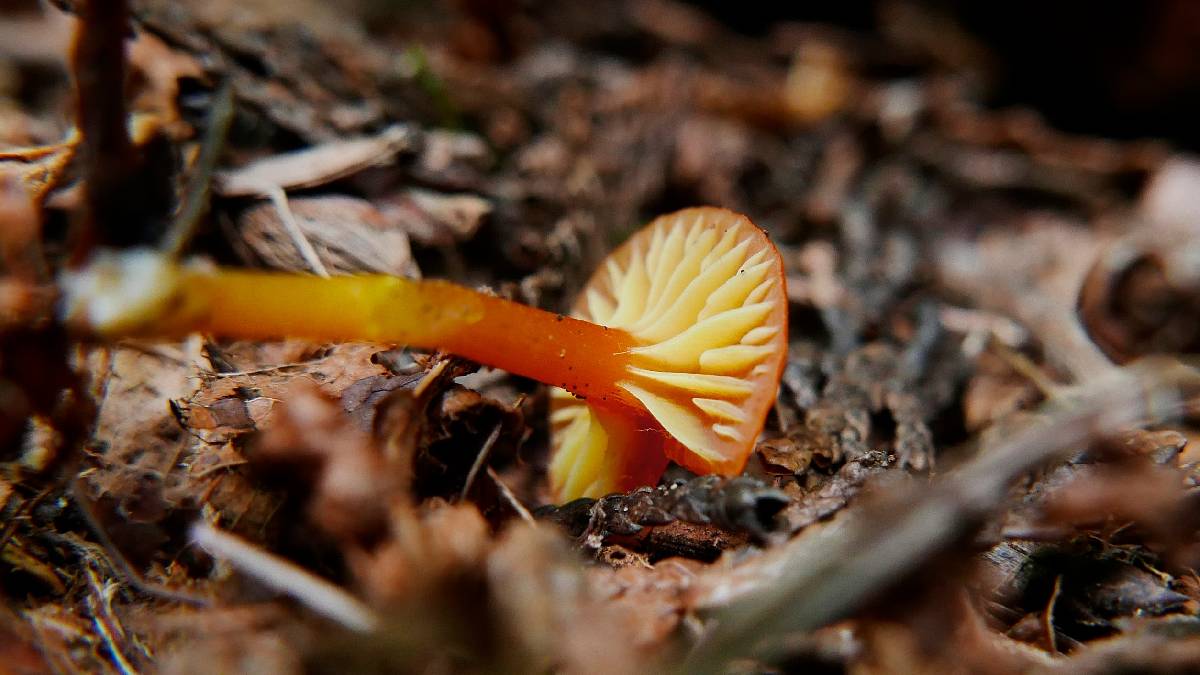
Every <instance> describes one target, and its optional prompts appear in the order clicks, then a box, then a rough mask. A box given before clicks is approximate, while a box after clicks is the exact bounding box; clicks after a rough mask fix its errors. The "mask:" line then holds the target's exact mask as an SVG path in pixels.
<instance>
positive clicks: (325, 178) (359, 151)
mask: <svg viewBox="0 0 1200 675" xmlns="http://www.w3.org/2000/svg"><path fill="white" fill-rule="evenodd" d="M414 134H415V132H414V131H413V129H411V128H409V127H407V126H402V125H397V126H392V127H388V128H387V129H385V130H383V131H382V132H380V133H379V134H378V135H376V136H362V137H358V138H347V139H345V140H339V141H332V142H329V143H324V144H322V145H317V146H313V147H310V148H305V149H303V150H297V151H295V152H289V153H284V154H281V155H275V156H272V157H266V158H263V159H260V160H257V161H254V162H251V163H250V164H247V165H245V166H243V167H240V168H237V169H233V170H229V171H224V172H221V173H220V174H219V175H218V176H217V182H216V187H217V192H218V193H220V194H221V195H223V196H225V197H260V196H265V195H266V194H267V193H268V192H269V191H271V190H292V189H296V188H309V187H316V186H318V185H326V184H328V183H332V182H333V181H335V180H338V179H340V178H345V177H346V176H351V175H354V174H356V173H358V172H360V171H363V170H364V169H368V168H371V167H373V166H382V165H386V164H389V163H391V162H392V161H393V160H394V159H395V158H396V155H397V154H399V153H401V152H404V151H406V150H408V149H409V148H411V147H412V146H413V144H414V143H415V142H416V141H415V138H414Z"/></svg>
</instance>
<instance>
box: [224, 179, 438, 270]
mask: <svg viewBox="0 0 1200 675" xmlns="http://www.w3.org/2000/svg"><path fill="white" fill-rule="evenodd" d="M288 204H289V207H290V209H291V212H292V215H294V216H295V220H296V224H297V225H298V226H299V228H300V231H301V233H302V234H303V235H304V236H305V237H307V238H308V240H309V241H310V242H311V243H312V246H313V248H314V249H315V250H316V252H317V255H318V256H319V257H320V259H321V261H322V262H323V263H324V265H325V267H326V269H328V270H329V271H330V272H333V273H343V274H353V273H362V272H376V273H379V274H391V275H395V276H403V277H410V278H419V277H420V276H421V271H420V269H419V268H418V267H417V263H416V261H415V260H413V257H412V252H411V251H410V249H409V243H408V234H409V231H408V228H407V227H405V226H398V225H397V224H395V223H394V220H393V218H392V217H391V214H390V212H389V213H388V214H386V215H385V213H383V212H381V211H380V210H378V209H376V208H375V207H374V206H372V205H371V203H370V202H367V201H365V200H362V199H357V198H354V197H346V196H341V195H323V196H317V197H298V198H295V199H291V200H289V202H288ZM236 234H237V236H238V237H239V239H240V241H241V243H242V244H243V245H244V247H243V248H242V249H241V250H244V251H245V252H246V254H247V255H246V256H245V257H248V258H250V260H249V262H258V263H261V264H264V265H266V266H267V267H272V268H275V269H282V270H288V271H293V272H295V271H308V264H307V262H306V261H305V259H304V256H303V255H302V254H301V253H300V252H299V251H298V250H297V249H296V244H295V242H294V239H293V237H292V235H291V234H290V232H289V230H288V228H287V226H286V225H285V224H284V223H283V220H282V218H281V216H280V213H279V210H278V209H277V208H276V207H275V205H273V204H269V203H263V204H256V205H254V206H251V207H250V208H248V209H246V211H244V212H243V213H242V215H241V216H240V217H239V219H238V226H237V231H236Z"/></svg>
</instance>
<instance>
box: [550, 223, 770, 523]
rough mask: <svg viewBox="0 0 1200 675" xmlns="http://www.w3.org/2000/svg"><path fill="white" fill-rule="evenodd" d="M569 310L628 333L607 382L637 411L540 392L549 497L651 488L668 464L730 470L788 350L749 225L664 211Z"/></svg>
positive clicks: (746, 447)
mask: <svg viewBox="0 0 1200 675" xmlns="http://www.w3.org/2000/svg"><path fill="white" fill-rule="evenodd" d="M575 315H576V316H578V317H579V318H581V319H585V320H587V321H590V322H593V323H597V324H600V325H604V326H608V327H610V328H612V329H615V330H620V331H623V332H625V333H627V334H628V335H629V336H630V337H631V338H632V342H633V346H632V347H631V348H630V349H629V351H628V352H627V354H622V355H618V356H623V357H626V361H625V363H624V364H623V367H622V371H623V372H621V373H620V375H619V376H618V377H617V378H616V386H617V387H618V388H619V389H621V390H622V391H623V392H625V393H626V394H628V395H630V396H632V397H633V398H634V399H636V402H637V405H635V406H633V407H632V408H630V407H629V406H628V405H627V403H626V400H625V399H622V400H621V401H620V402H619V404H618V405H612V404H610V402H609V401H608V400H607V399H605V398H603V397H602V398H601V399H599V400H597V399H596V397H589V398H587V399H586V400H581V399H579V398H576V397H575V396H572V395H571V393H569V392H567V391H565V390H563V389H559V388H556V389H554V390H553V391H552V394H551V395H552V397H553V398H552V401H553V403H552V412H551V418H550V419H551V424H552V426H553V430H554V436H553V445H554V454H553V457H552V460H551V464H550V478H551V485H552V488H553V490H554V493H555V496H556V497H557V498H558V499H561V500H566V499H573V498H576V497H599V496H602V495H604V494H608V493H610V492H614V491H618V490H628V489H630V488H633V487H636V486H638V485H645V484H651V483H654V482H655V481H656V480H657V479H658V476H659V475H660V474H661V473H662V471H663V469H664V468H665V467H666V464H667V460H674V461H675V462H677V463H678V464H681V465H683V466H685V467H687V468H688V469H690V470H692V471H694V472H696V473H701V474H707V473H720V474H725V475H735V474H737V473H740V472H741V470H742V468H743V467H744V466H745V463H746V459H747V457H749V455H750V452H751V450H752V449H753V448H754V442H755V440H756V439H757V437H758V434H759V431H760V430H761V429H762V425H763V420H764V419H765V417H766V415H767V411H768V410H769V409H770V408H771V405H772V404H773V403H774V401H775V391H776V387H777V386H778V383H779V377H780V373H781V371H782V368H783V365H784V357H785V354H786V351H787V301H786V295H785V288H784V275H783V263H782V261H781V260H780V258H779V253H778V251H776V250H775V247H774V246H773V245H772V244H771V242H770V241H769V240H768V239H767V237H766V236H765V235H764V234H763V233H762V232H761V231H760V230H759V229H758V228H756V227H755V226H754V225H753V224H751V222H750V221H749V220H748V219H747V218H746V217H744V216H740V215H738V214H736V213H733V212H731V211H726V210H723V209H715V208H696V209H686V210H683V211H679V212H677V213H673V214H670V215H666V216H662V217H660V218H658V219H656V220H655V221H654V222H652V223H650V225H648V226H647V227H646V228H644V229H643V230H641V231H640V232H638V233H637V234H635V235H634V236H633V237H632V238H631V239H630V240H629V241H628V242H626V243H625V244H624V245H623V246H622V247H621V248H619V249H618V250H617V251H616V252H614V253H613V254H612V255H611V256H609V258H608V259H607V261H606V262H605V263H604V265H602V266H601V268H600V269H599V270H598V271H597V272H596V273H595V274H594V275H593V276H592V279H591V281H590V282H589V283H588V285H587V287H586V288H585V290H584V292H583V294H582V296H581V297H580V299H579V302H578V303H577V305H576V307H575ZM597 358H599V356H597ZM576 393H578V392H576Z"/></svg>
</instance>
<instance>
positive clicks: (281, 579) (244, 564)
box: [191, 521, 379, 632]
mask: <svg viewBox="0 0 1200 675" xmlns="http://www.w3.org/2000/svg"><path fill="white" fill-rule="evenodd" d="M191 540H192V541H193V542H194V543H196V544H197V545H199V546H200V547H201V548H203V549H204V550H206V551H208V552H209V553H211V554H212V555H213V556H215V557H217V558H221V559H223V560H226V561H228V562H229V563H231V564H232V565H233V566H234V567H236V568H237V569H239V570H241V571H242V572H243V573H245V574H248V575H250V576H252V577H254V578H255V579H258V580H259V581H261V582H263V583H264V584H266V585H268V586H270V587H271V588H274V589H275V590H277V591H280V592H281V593H286V594H287V595H290V596H292V597H293V598H295V599H297V600H299V601H300V602H302V603H303V604H304V605H306V606H307V607H309V608H310V609H312V610H313V611H314V612H317V613H318V614H321V615H322V616H325V617H328V618H330V619H333V620H334V621H336V622H338V623H340V624H342V625H343V626H346V627H347V628H350V629H352V630H356V631H360V632H369V631H372V630H374V629H375V627H376V626H377V625H378V624H379V619H378V617H377V616H376V615H375V613H374V612H373V611H372V610H371V608H370V607H367V606H366V605H364V604H363V603H362V602H361V601H359V600H358V599H357V598H355V597H354V596H352V595H350V594H349V593H347V592H345V591H343V590H342V589H341V588H338V587H337V586H335V585H333V584H331V583H329V582H328V581H325V580H324V579H322V578H320V577H318V576H316V575H314V574H312V573H311V572H309V571H307V570H304V569H301V568H300V567H297V566H296V565H294V564H292V563H290V562H288V561H286V560H284V559H282V558H279V557H277V556H273V555H271V554H270V553H267V552H266V551H263V550H262V549H259V548H256V547H254V546H252V545H251V544H249V543H247V542H245V541H243V540H242V539H240V538H238V537H235V536H233V535H231V534H228V533H226V532H222V531H221V530H218V529H217V528H215V527H213V526H212V525H210V524H208V523H206V522H203V521H199V522H197V523H196V524H194V525H192V529H191Z"/></svg>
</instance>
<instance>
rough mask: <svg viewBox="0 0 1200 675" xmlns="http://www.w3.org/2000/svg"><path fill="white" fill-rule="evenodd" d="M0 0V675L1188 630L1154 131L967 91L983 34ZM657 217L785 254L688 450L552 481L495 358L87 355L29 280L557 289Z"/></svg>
mask: <svg viewBox="0 0 1200 675" xmlns="http://www.w3.org/2000/svg"><path fill="white" fill-rule="evenodd" d="M13 4H14V6H17V7H16V8H14V9H11V10H6V13H5V14H4V16H3V18H0V223H2V225H0V256H2V258H0V266H2V267H0V269H2V271H3V273H4V276H3V277H2V278H0V443H2V445H0V515H2V518H3V519H2V521H0V597H2V598H3V603H0V673H39V672H48V671H50V672H61V673H73V672H99V673H108V672H115V673H135V672H167V673H192V672H195V673H211V672H253V673H290V672H330V673H333V672H339V673H340V672H428V673H447V672H566V673H577V672H579V673H585V672H586V673H601V672H603V673H619V672H681V673H682V672H687V673H705V672H709V673H723V672H739V673H741V672H744V673H760V672H767V673H770V672H852V673H861V674H867V673H910V672H985V673H986V672H991V673H1006V672H1014V671H1020V672H1063V673H1067V672H1069V673H1080V672H1084V673H1108V672H1113V673H1115V672H1184V671H1188V670H1192V669H1194V668H1195V667H1196V665H1195V664H1198V663H1200V617H1198V616H1197V612H1198V610H1200V577H1198V576H1197V574H1196V572H1195V571H1194V570H1195V569H1196V568H1197V567H1198V566H1200V501H1198V500H1200V492H1198V491H1197V480H1198V479H1200V469H1198V467H1200V464H1198V463H1197V462H1200V446H1198V445H1197V444H1195V443H1191V440H1192V439H1193V438H1194V437H1193V434H1194V433H1195V429H1196V427H1195V422H1196V421H1197V417H1196V415H1197V401H1198V399H1196V398H1195V397H1196V396H1197V395H1198V394H1200V386H1197V385H1198V384H1200V374H1197V373H1196V372H1195V371H1194V370H1192V369H1191V368H1190V367H1189V366H1187V365H1186V364H1187V363H1188V361H1187V359H1186V358H1184V357H1183V355H1186V354H1189V353H1192V352H1195V351H1196V349H1197V347H1198V346H1200V312H1198V310H1200V266H1197V264H1196V261H1197V260H1200V237H1197V236H1196V233H1197V230H1196V228H1197V225H1198V224H1200V162H1198V161H1197V160H1195V159H1192V158H1191V157H1190V156H1189V155H1188V154H1186V152H1184V150H1183V149H1181V148H1182V147H1184V146H1185V145H1186V142H1184V141H1177V140H1172V139H1171V138H1169V137H1168V138H1166V139H1165V140H1136V137H1137V136H1139V135H1141V134H1139V133H1137V132H1138V129H1133V130H1131V131H1132V133H1125V134H1123V136H1125V138H1123V139H1119V140H1114V139H1111V138H1104V137H1100V136H1096V135H1085V134H1084V133H1083V132H1082V131H1081V132H1075V133H1068V132H1065V131H1062V130H1060V129H1061V128H1063V127H1062V126H1061V125H1058V124H1055V125H1052V124H1050V123H1049V122H1047V121H1045V118H1044V117H1043V116H1042V115H1041V114H1039V112H1037V109H1036V108H1035V107H1032V106H1031V105H1019V104H1016V103H1014V104H1011V105H1010V104H1007V103H1006V104H1004V105H995V104H994V99H993V98H992V93H993V92H994V91H996V90H997V87H998V86H999V85H998V84H997V83H998V82H1000V78H1001V75H1000V73H1002V72H1003V68H1004V66H1005V62H1004V61H1003V54H1002V53H998V52H995V51H992V50H991V49H990V46H989V45H988V44H987V43H985V42H984V41H983V40H981V39H980V38H978V37H977V36H975V35H973V34H972V33H970V32H968V31H967V30H966V29H964V28H963V27H962V26H961V25H960V24H959V23H958V22H956V21H955V20H954V17H953V16H951V15H944V14H938V13H936V12H933V11H931V10H929V9H928V8H927V6H926V4H924V3H919V2H900V1H895V2H879V3H875V4H876V6H877V8H878V13H877V15H876V16H875V18H874V19H873V21H872V23H871V24H870V25H869V26H864V25H848V24H847V23H844V22H843V23H837V22H826V23H823V22H814V21H785V20H777V21H770V22H768V23H767V24H765V25H764V26H761V27H755V28H754V29H753V30H749V29H747V30H734V29H733V28H730V27H729V26H727V25H725V24H724V23H722V22H721V21H719V20H718V19H717V18H714V17H713V16H711V15H708V14H706V13H704V11H702V10H700V9H697V8H696V7H695V6H693V5H689V4H683V3H677V2H675V1H673V0H651V1H646V2H637V1H631V2H611V3H603V4H601V5H600V6H599V7H597V5H596V3H592V2H540V1H537V2H526V3H518V2H505V1H503V0H497V1H494V2H489V1H468V0H464V1H461V2H446V3H444V4H443V3H375V2H367V1H366V0H362V1H360V2H355V3H345V4H342V3H319V2H315V1H313V0H293V1H291V2H274V3H273V2H239V3H234V2H165V1H162V0H152V1H151V0H147V1H145V2H134V3H132V7H131V8H129V10H128V11H129V14H128V15H127V14H125V13H124V11H122V10H121V6H122V5H123V4H124V3H121V2H108V3H105V2H98V1H92V2H88V1H87V0H78V1H76V2H64V3H61V4H63V5H65V7H64V8H63V9H57V8H48V7H43V6H42V5H40V4H39V3H36V2H30V3H27V4H28V7H26V8H24V9H22V8H20V7H19V5H21V3H13ZM1184 4H1186V3H1184ZM1151 5H1153V6H1155V7H1157V6H1159V5H1164V6H1174V5H1179V6H1183V5H1181V4H1179V3H1175V4H1174V5H1173V4H1172V3H1157V4H1155V3H1151ZM1014 11H1016V10H1014ZM1160 42H1162V43H1163V44H1165V43H1166V42H1165V38H1164V41H1160ZM122 53H124V55H125V56H124V57H122ZM998 54H999V55H998ZM1155 81H1156V82H1157V81H1159V80H1155ZM121 92H124V96H121V95H120V94H121ZM1130 119H1133V118H1130ZM1134 123H1136V121H1135V122H1134ZM1083 126H1084V125H1081V126H1080V128H1082V127H1083ZM1126 131H1130V130H1126ZM1089 133H1090V132H1089ZM1156 133H1158V132H1157V130H1152V129H1148V130H1146V131H1145V132H1144V135H1146V136H1150V135H1153V134H1156ZM252 169H253V170H254V171H255V172H256V173H254V174H253V176H252V178H253V179H254V180H255V181H258V183H256V184H257V185H264V184H265V185H267V186H268V188H270V189H264V190H261V191H256V190H240V189H238V188H237V186H238V185H239V183H238V181H239V179H247V180H248V176H249V175H250V172H251V170H252ZM243 182H247V181H243ZM250 182H253V181H250ZM271 190H277V191H278V192H286V195H287V197H286V201H287V205H288V208H289V209H290V212H291V213H292V214H294V219H295V222H294V223H291V224H289V223H288V222H287V221H286V219H285V218H284V216H283V214H284V213H285V212H284V211H282V210H281V209H280V205H279V200H274V201H273V200H271V199H268V198H266V196H269V193H270V191H271ZM701 204H710V205H718V206H722V207H726V208H729V209H732V210H734V211H738V212H740V213H744V214H746V215H747V216H749V217H750V218H751V219H752V220H753V221H754V223H755V224H757V225H758V226H759V227H761V228H763V229H764V230H765V231H766V232H767V233H768V234H769V236H770V237H771V240H772V241H773V242H774V243H775V244H776V245H777V246H778V248H779V251H780V253H781V254H782V256H783V259H784V263H785V268H786V272H787V282H788V285H787V294H788V295H787V297H788V301H789V305H790V306H789V311H790V327H789V334H790V336H789V351H788V356H787V363H786V368H785V370H784V375H783V380H782V383H781V385H780V388H779V393H778V398H777V402H776V405H775V406H774V408H773V409H772V411H771V412H770V414H769V416H768V418H767V423H766V428H765V429H764V430H763V433H762V436H761V437H760V439H759V442H758V444H757V446H756V448H755V450H754V453H753V455H752V457H751V460H750V463H749V465H748V467H747V469H746V472H745V474H744V476H743V477H741V478H738V479H732V480H728V479H720V478H713V477H703V476H700V477H697V476H693V475H690V474H688V473H687V472H685V471H683V470H681V469H678V468H672V469H671V470H669V471H668V474H667V475H666V476H665V477H664V478H663V482H662V483H661V485H662V486H663V487H662V488H661V489H653V488H652V487H648V488H646V489H642V490H638V491H634V492H631V493H628V494H623V495H612V496H609V497H605V498H603V499H600V500H598V501H597V500H584V501H577V502H572V503H569V504H566V505H554V504H552V503H551V498H550V492H549V489H548V486H547V477H546V467H547V454H548V452H549V447H550V445H549V444H550V442H549V430H548V427H549V423H548V406H549V396H548V394H547V391H546V388H545V387H544V386H541V385H539V384H538V383H536V382H532V381H529V380H526V379H522V378H518V377H514V376H510V375H508V374H506V373H504V372H501V371H497V370H492V369H487V368H480V367H479V366H478V365H477V364H474V363H471V362H468V361H465V360H463V359H460V358H457V357H454V356H452V355H449V354H443V353H423V352H418V351H413V350H408V349H403V348H401V347H400V346H396V345H382V344H372V343H366V342H351V343H338V344H323V343H313V342H305V341H301V340H294V339H289V340H283V341H269V342H257V341H231V340H221V339H216V338H212V337H207V336H203V335H193V336H190V337H188V338H186V339H182V340H175V341H164V340H149V339H137V340H132V339H129V340H120V341H113V342H105V341H101V340H97V339H94V338H92V337H89V336H87V335H83V334H79V333H76V332H72V331H69V330H67V329H66V328H65V327H64V326H63V325H62V322H61V321H59V320H58V319H57V317H56V314H55V308H54V302H55V296H56V293H57V289H56V284H55V280H56V279H58V278H60V276H59V275H60V273H61V272H62V270H65V269H69V268H72V267H74V266H76V265H78V264H80V263H81V262H82V261H84V260H86V259H87V258H88V257H89V256H90V255H92V254H93V253H94V252H95V251H97V250H99V249H101V248H130V247H134V246H157V247H160V248H163V249H169V250H171V251H173V252H177V253H185V254H186V255H188V256H195V257H197V258H201V259H205V260H208V261H213V262H216V263H219V264H223V265H232V266H249V267H257V268H267V269H275V270H287V271H293V272H304V273H308V272H315V271H320V270H325V271H327V272H328V273H329V274H334V275H336V274H348V273H356V272H380V273H386V274H394V275H401V276H408V277H418V276H419V277H423V278H443V279H450V280H453V281H455V282H458V283H460V284H463V285H467V286H471V287H486V288H488V289H489V290H490V291H491V292H494V293H496V294H499V295H502V296H505V297H509V298H512V299H515V300H518V301H520V302H523V303H526V304H531V305H536V306H539V307H543V308H546V309H550V310H553V311H559V312H569V311H570V309H571V306H572V302H573V299H574V297H575V296H576V294H577V293H578V292H579V290H580V289H581V287H582V286H583V284H584V283H585V282H586V281H587V279H588V278H589V276H590V275H591V272H592V270H593V269H595V267H596V266H597V264H598V263H599V262H600V260H601V259H602V258H603V256H604V255H605V254H606V253H607V252H608V251H609V250H611V249H612V248H613V247H614V246H616V245H617V244H619V243H620V242H621V241H623V240H624V239H625V238H626V237H628V236H629V235H630V234H631V233H632V232H634V231H635V230H636V229H637V228H638V227H639V226H641V225H642V224H644V223H646V222H648V221H649V220H650V219H652V218H653V217H654V216H656V215H659V214H663V213H667V212H670V211H673V210H676V209H679V208H683V207H686V206H693V205H701ZM291 225H295V227H292V226H291ZM314 257H315V259H314ZM398 311H402V310H398Z"/></svg>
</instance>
